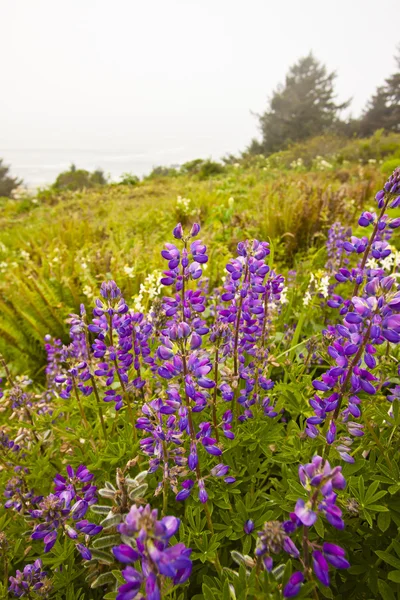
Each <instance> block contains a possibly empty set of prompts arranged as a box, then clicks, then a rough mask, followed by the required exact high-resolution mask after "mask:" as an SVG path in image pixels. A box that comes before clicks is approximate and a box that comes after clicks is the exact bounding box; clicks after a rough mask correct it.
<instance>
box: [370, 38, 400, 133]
mask: <svg viewBox="0 0 400 600" xmlns="http://www.w3.org/2000/svg"><path fill="white" fill-rule="evenodd" d="M395 60H396V64H397V72H396V73H394V74H393V75H391V76H390V77H388V79H386V80H385V83H384V85H382V86H380V87H378V88H377V90H376V92H375V94H374V95H373V96H372V98H371V100H370V101H369V102H368V104H367V107H366V109H365V111H364V114H363V116H362V117H361V120H360V135H361V136H368V135H372V134H373V133H374V131H376V130H377V129H384V130H385V131H394V132H400V47H399V49H398V55H397V57H396V58H395Z"/></svg>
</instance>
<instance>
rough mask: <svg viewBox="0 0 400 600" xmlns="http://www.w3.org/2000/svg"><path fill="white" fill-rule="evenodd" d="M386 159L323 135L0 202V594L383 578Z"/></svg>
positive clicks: (390, 332)
mask: <svg viewBox="0 0 400 600" xmlns="http://www.w3.org/2000/svg"><path fill="white" fill-rule="evenodd" d="M399 163H400V134H396V133H390V134H385V133H383V132H377V133H376V134H374V135H373V136H372V137H370V138H365V139H354V140H349V139H348V138H347V137H343V136H340V135H337V134H336V135H327V134H324V135H322V136H318V137H315V138H313V139H311V140H308V141H300V142H299V143H298V144H292V145H289V146H288V147H287V148H286V149H285V150H282V151H280V152H277V153H274V154H270V155H269V156H264V155H254V154H251V153H245V154H244V155H243V156H241V157H227V158H226V159H225V160H224V161H223V162H220V163H216V162H213V161H211V160H198V161H192V162H191V163H187V164H185V165H183V166H182V167H181V168H179V169H169V168H166V169H163V168H155V169H154V171H153V172H152V173H151V174H150V175H149V176H147V177H145V178H144V179H143V180H139V179H138V178H136V177H135V176H134V175H130V174H124V176H123V177H122V179H121V182H119V183H115V182H114V183H110V182H106V181H104V179H102V178H100V177H99V176H98V177H97V176H94V177H93V176H92V175H91V174H87V173H86V174H85V173H83V172H82V171H80V170H79V169H72V170H70V171H68V172H67V174H63V176H60V177H59V178H58V180H57V182H56V184H55V185H53V186H50V187H48V188H47V189H43V190H40V191H39V192H38V193H37V194H35V195H33V196H32V195H31V196H25V197H22V198H18V199H15V198H14V199H12V198H4V199H1V204H0V274H1V279H0V353H1V358H0V363H1V376H2V383H1V394H0V396H1V397H0V411H1V415H2V425H1V426H0V487H1V488H2V489H3V490H4V496H5V498H4V502H3V503H2V504H3V506H2V507H1V508H0V596H1V597H7V593H8V592H7V589H9V595H10V597H13V596H25V597H28V598H31V599H36V598H43V597H47V598H54V599H57V600H61V599H64V598H65V599H67V600H81V599H83V598H93V599H95V600H96V599H100V598H106V599H109V600H111V599H115V598H117V600H132V599H133V598H137V599H138V600H139V599H140V598H148V599H150V600H158V599H159V598H170V599H171V600H186V599H189V598H190V599H193V600H201V599H203V598H204V599H205V600H219V599H220V598H222V599H223V600H235V599H237V600H247V599H248V600H251V599H255V600H256V599H257V600H258V599H261V598H270V599H271V600H278V599H281V598H290V597H294V596H297V597H298V598H303V599H306V598H313V599H315V598H335V599H339V600H344V599H347V598H354V599H356V600H358V599H359V600H367V599H369V598H382V599H383V600H395V599H396V598H397V597H399V594H400V540H399V531H400V507H399V494H400V483H399V481H400V471H399V465H398V459H399V454H398V448H399V443H400V430H399V425H400V411H399V406H400V405H399V398H400V372H399V368H398V365H399V361H398V359H399V342H400V292H399V279H398V278H399V269H400V261H399V257H400V252H399V248H400V244H399V238H398V234H397V232H398V227H399V226H400V171H399V169H397V170H395V169H396V168H397V167H398V165H399ZM393 171H394V173H393ZM82 173H83V174H82ZM96 177H97V179H96ZM88 181H89V183H88ZM385 182H386V183H385ZM200 240H201V241H200ZM148 505H151V509H152V510H153V511H154V510H155V509H156V510H158V513H156V512H151V509H150V507H149V506H148Z"/></svg>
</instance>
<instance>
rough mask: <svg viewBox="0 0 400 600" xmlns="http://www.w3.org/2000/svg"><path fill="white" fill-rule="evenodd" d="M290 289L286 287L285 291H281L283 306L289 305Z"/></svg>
mask: <svg viewBox="0 0 400 600" xmlns="http://www.w3.org/2000/svg"><path fill="white" fill-rule="evenodd" d="M287 294H288V288H287V287H286V286H285V287H284V288H283V290H282V291H281V304H287V303H288V297H287Z"/></svg>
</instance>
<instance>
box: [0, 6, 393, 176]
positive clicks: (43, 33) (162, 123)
mask: <svg viewBox="0 0 400 600" xmlns="http://www.w3.org/2000/svg"><path fill="white" fill-rule="evenodd" d="M399 12H400V5H399V0H380V1H379V2H378V1H377V0H336V1H335V2H327V1H326V0H325V1H324V0H303V1H300V0H286V1H285V0H280V1H276V2H272V1H269V0H243V1H242V0H241V1H239V0H68V2H67V1H65V0H0V50H1V57H2V61H1V62H2V66H1V72H0V82H1V93H0V157H3V158H5V159H6V161H7V162H10V163H13V162H16V163H18V162H20V163H21V161H22V162H25V163H26V162H27V161H28V162H29V158H30V154H29V153H31V152H32V153H33V152H34V151H37V150H41V151H47V152H48V154H47V156H48V157H49V158H48V160H51V157H52V153H53V152H54V153H56V152H58V153H60V152H64V153H67V154H68V158H70V160H75V158H74V156H75V155H76V156H80V154H79V153H80V152H81V151H85V152H89V153H90V152H92V151H101V152H103V153H104V156H106V154H107V153H109V155H110V157H111V158H110V160H111V162H112V156H114V157H115V156H125V157H126V158H127V159H129V157H131V156H132V157H134V156H135V155H137V156H146V157H147V160H148V162H149V164H160V163H173V162H179V161H182V160H187V159H190V158H196V157H198V156H202V157H207V156H212V157H214V158H219V157H221V156H222V155H224V154H225V153H228V152H229V153H230V152H232V153H237V152H239V151H240V150H243V149H244V148H245V147H246V145H248V143H249V142H250V140H251V138H252V137H254V136H256V135H257V134H258V129H257V119H256V118H255V117H254V115H252V111H253V112H255V113H258V112H262V111H263V109H265V107H266V104H267V99H268V97H269V95H270V94H271V92H272V91H273V90H274V88H275V87H276V86H277V84H278V83H280V82H282V81H283V80H284V77H285V73H286V71H287V69H288V67H289V66H290V65H291V64H293V63H294V62H295V61H296V60H297V59H298V58H299V57H301V56H304V55H305V54H307V53H308V52H309V51H310V50H312V51H313V52H314V54H315V56H316V57H317V58H318V59H319V60H321V61H322V62H323V63H325V64H326V65H327V67H328V68H329V69H330V70H336V71H337V73H338V78H337V82H336V85H337V91H338V99H339V100H346V99H347V98H350V97H352V98H353V101H352V105H351V112H352V114H353V115H358V114H359V113H360V111H361V110H362V108H363V107H364V106H365V103H366V101H367V99H368V98H369V97H370V96H371V94H372V93H373V92H374V90H375V88H376V86H377V85H379V84H381V83H382V82H383V80H384V78H385V77H387V76H388V75H390V74H391V73H392V72H394V69H395V63H394V60H393V56H394V54H395V50H396V45H397V44H398V43H399V41H400V34H399V28H398V17H399ZM18 153H20V154H18ZM20 156H23V159H22V158H20ZM36 156H38V155H36ZM93 160H94V159H93ZM21 164H22V163H21ZM25 166H26V165H25ZM107 166H108V165H105V167H106V168H107ZM110 168H111V167H110ZM139 168H140V167H139ZM22 170H23V169H22ZM132 170H134V169H132ZM14 171H18V164H15V169H14ZM20 172H22V171H21V169H20Z"/></svg>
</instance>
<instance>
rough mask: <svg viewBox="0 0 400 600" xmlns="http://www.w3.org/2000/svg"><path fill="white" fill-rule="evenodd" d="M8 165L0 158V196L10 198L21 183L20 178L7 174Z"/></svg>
mask: <svg viewBox="0 0 400 600" xmlns="http://www.w3.org/2000/svg"><path fill="white" fill-rule="evenodd" d="M9 171H10V167H8V166H6V165H5V164H4V163H3V160H2V159H1V158H0V198H1V197H5V198H11V197H12V195H13V193H14V192H15V191H16V190H17V189H18V187H19V186H20V185H22V179H18V177H11V176H10V175H9Z"/></svg>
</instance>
